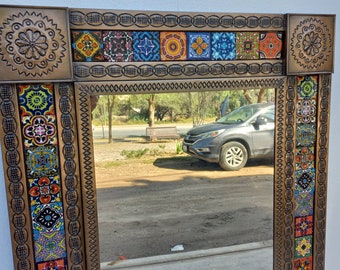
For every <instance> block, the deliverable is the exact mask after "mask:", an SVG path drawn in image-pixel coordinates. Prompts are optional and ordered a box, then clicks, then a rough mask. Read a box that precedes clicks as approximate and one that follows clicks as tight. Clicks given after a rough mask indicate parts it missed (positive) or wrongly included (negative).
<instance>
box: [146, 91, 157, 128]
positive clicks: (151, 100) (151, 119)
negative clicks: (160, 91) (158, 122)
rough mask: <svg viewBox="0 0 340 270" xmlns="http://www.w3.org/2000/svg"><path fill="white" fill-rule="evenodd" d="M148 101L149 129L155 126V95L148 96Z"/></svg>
mask: <svg viewBox="0 0 340 270" xmlns="http://www.w3.org/2000/svg"><path fill="white" fill-rule="evenodd" d="M147 100H148V104H149V122H148V124H149V127H153V126H154V125H155V108H156V105H155V101H156V95H155V94H151V95H150V96H149V98H148V99H147Z"/></svg>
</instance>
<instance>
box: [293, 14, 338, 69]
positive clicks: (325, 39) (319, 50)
mask: <svg viewBox="0 0 340 270" xmlns="http://www.w3.org/2000/svg"><path fill="white" fill-rule="evenodd" d="M287 23H288V28H287V74H288V75H296V74H316V73H332V72H333V68H334V67H333V61H334V59H333V58H334V42H335V41H334V24H335V16H332V15H324V16H323V15H301V14H299V15H297V14H289V15H288V18H287Z"/></svg>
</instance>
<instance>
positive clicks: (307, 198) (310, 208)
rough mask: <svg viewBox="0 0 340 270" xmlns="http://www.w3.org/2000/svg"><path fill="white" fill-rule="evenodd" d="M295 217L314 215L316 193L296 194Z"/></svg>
mask: <svg viewBox="0 0 340 270" xmlns="http://www.w3.org/2000/svg"><path fill="white" fill-rule="evenodd" d="M294 203H295V211H294V216H295V217H300V216H311V215H313V213H314V192H306V193H298V194H297V193H295V200H294Z"/></svg>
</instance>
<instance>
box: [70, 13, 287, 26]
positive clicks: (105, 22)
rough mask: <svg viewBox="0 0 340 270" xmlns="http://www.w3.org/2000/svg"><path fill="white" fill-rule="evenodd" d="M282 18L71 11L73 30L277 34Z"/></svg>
mask: <svg viewBox="0 0 340 270" xmlns="http://www.w3.org/2000/svg"><path fill="white" fill-rule="evenodd" d="M285 23H286V22H285V18H284V16H283V15H282V14H246V13H240V14H236V13H235V14H230V13H227V14H226V13H205V12H204V13H192V12H189V13H185V12H159V11H157V12H156V11H154V12H153V11H147V12H143V11H131V10H129V11H125V10H119V11H118V10H116V11H113V10H93V9H70V25H71V28H72V29H88V30H90V29H96V30H98V29H112V28H114V29H116V30H125V31H126V30H127V29H138V30H140V31H146V30H155V29H157V30H161V31H163V30H166V29H174V30H176V29H177V30H178V29H179V28H181V29H185V30H195V31H197V29H200V30H204V31H209V30H214V31H238V30H240V29H242V30H244V31H254V29H258V30H261V29H262V30H264V31H279V30H281V29H284V27H285Z"/></svg>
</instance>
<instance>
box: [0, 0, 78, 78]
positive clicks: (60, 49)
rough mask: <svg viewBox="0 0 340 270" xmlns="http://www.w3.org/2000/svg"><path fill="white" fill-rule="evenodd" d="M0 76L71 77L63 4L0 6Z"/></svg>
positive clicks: (66, 16)
mask: <svg viewBox="0 0 340 270" xmlns="http://www.w3.org/2000/svg"><path fill="white" fill-rule="evenodd" d="M0 18H1V19H0V59H1V61H0V70H1V72H0V80H1V81H2V82H9V81H12V82H13V81H25V82H29V81H48V80H54V81H56V80H58V81H60V80H71V79H72V68H71V62H70V60H71V58H70V50H69V44H70V41H69V30H68V13H67V9H65V8H43V9H38V8H33V7H27V8H25V7H20V8H13V7H8V6H3V7H1V8H0Z"/></svg>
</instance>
